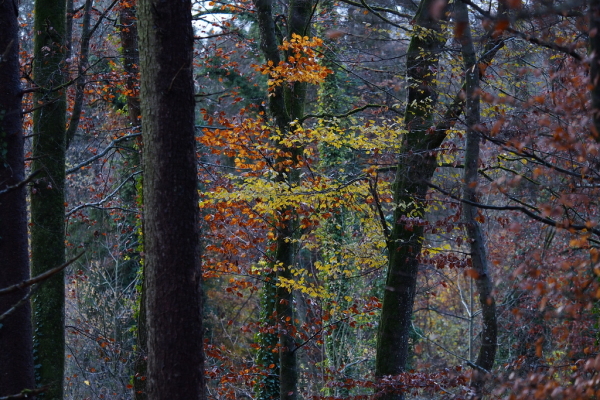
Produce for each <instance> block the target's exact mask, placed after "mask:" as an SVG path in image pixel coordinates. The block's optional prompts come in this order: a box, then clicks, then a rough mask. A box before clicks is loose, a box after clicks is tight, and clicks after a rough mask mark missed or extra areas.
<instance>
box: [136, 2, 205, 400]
mask: <svg viewBox="0 0 600 400" xmlns="http://www.w3.org/2000/svg"><path fill="white" fill-rule="evenodd" d="M193 44H194V33H193V30H192V20H191V2H190V1H180V2H175V3H173V2H165V1H157V0H142V1H140V3H139V46H140V71H141V109H142V130H143V141H144V145H143V162H144V188H143V192H144V228H145V232H144V236H145V240H144V251H145V264H144V269H145V271H144V275H145V277H144V279H145V282H144V290H145V306H146V313H147V314H146V315H147V332H148V385H147V387H148V398H149V399H151V400H159V399H163V400H167V399H172V398H187V399H203V398H204V364H203V349H202V345H203V340H202V311H201V310H202V297H201V296H202V292H201V281H202V273H201V270H200V265H199V261H200V260H199V236H198V213H199V209H198V193H197V184H198V183H197V177H196V151H195V139H194V136H195V128H194V107H195V101H194V81H193V79H192V58H193Z"/></svg>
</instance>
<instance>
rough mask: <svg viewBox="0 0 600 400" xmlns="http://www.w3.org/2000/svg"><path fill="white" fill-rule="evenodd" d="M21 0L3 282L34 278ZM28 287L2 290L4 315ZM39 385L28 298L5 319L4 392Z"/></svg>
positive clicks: (10, 8) (5, 169)
mask: <svg viewBox="0 0 600 400" xmlns="http://www.w3.org/2000/svg"><path fill="white" fill-rule="evenodd" d="M17 16H18V2H17V1H16V0H11V1H3V2H1V3H0V55H1V56H0V193H1V192H4V191H6V192H5V193H2V194H0V260H1V261H0V288H4V287H7V286H10V285H13V284H15V283H19V282H22V281H24V280H26V279H28V278H29V252H28V241H27V206H26V200H25V186H24V185H22V186H21V187H18V188H14V189H9V188H10V187H11V186H15V185H17V184H19V183H20V182H22V181H23V180H24V179H25V162H24V151H23V132H22V130H21V124H22V121H21V84H20V73H19V36H18V33H19V22H18V20H17ZM27 293H28V290H20V291H18V292H15V293H13V294H10V295H4V296H0V315H2V314H4V313H5V312H7V311H8V310H9V309H11V307H13V306H15V305H17V303H19V301H20V300H22V299H23V298H24V297H25V296H27ZM33 387H34V378H33V342H32V329H31V306H30V304H29V301H25V302H24V303H23V304H21V305H20V306H19V307H18V308H17V309H16V310H15V311H13V312H12V313H11V314H10V315H9V316H7V317H6V318H5V319H4V320H2V321H0V397H2V396H9V395H14V394H17V393H20V392H21V391H22V390H23V389H32V388H33Z"/></svg>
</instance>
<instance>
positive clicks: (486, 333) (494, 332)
mask: <svg viewBox="0 0 600 400" xmlns="http://www.w3.org/2000/svg"><path fill="white" fill-rule="evenodd" d="M454 10H455V17H456V23H457V24H459V25H460V27H459V29H456V31H460V32H462V37H460V38H459V40H460V42H461V46H462V54H463V59H464V64H465V71H466V72H465V75H466V81H465V87H466V90H465V94H466V108H465V114H466V122H467V142H466V150H465V170H464V188H463V193H464V194H463V197H464V198H465V199H466V200H468V201H471V202H478V196H477V175H478V166H479V142H480V135H479V132H477V130H476V129H477V125H479V122H480V96H479V68H478V67H477V55H476V53H475V47H474V46H473V39H472V37H471V26H470V24H469V12H468V10H467V6H466V4H464V3H463V2H462V1H458V2H456V3H455V5H454ZM463 218H464V221H465V224H466V231H467V237H468V239H469V245H470V248H471V263H472V266H473V270H474V272H475V275H476V276H475V277H474V279H475V285H476V286H477V290H478V291H479V303H480V305H481V311H482V316H483V329H482V332H481V347H480V348H479V355H478V357H477V363H476V368H475V370H474V371H473V379H472V381H471V385H472V386H473V389H474V390H475V398H477V399H479V398H481V397H482V395H483V386H484V384H485V375H486V373H487V372H489V371H490V370H491V369H492V367H493V366H494V359H495V356H496V349H497V338H498V323H497V320H496V303H495V301H494V296H493V294H492V290H493V283H492V277H491V275H490V272H489V268H488V260H487V250H486V246H485V240H484V237H483V232H482V230H481V226H480V225H479V222H477V208H476V207H474V206H473V205H471V204H469V203H463Z"/></svg>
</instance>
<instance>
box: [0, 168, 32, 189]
mask: <svg viewBox="0 0 600 400" xmlns="http://www.w3.org/2000/svg"><path fill="white" fill-rule="evenodd" d="M40 172H41V170H40V169H38V170H37V171H33V172H32V173H31V174H30V175H29V176H28V177H27V178H25V179H24V180H22V181H21V182H19V183H17V184H15V185H12V186H8V187H7V188H5V189H2V190H0V195H3V194H5V193H8V192H10V191H11V190H15V189H19V188H21V187H23V186H24V185H27V184H28V183H29V182H31V180H32V179H33V178H35V176H36V175H37V174H39V173H40Z"/></svg>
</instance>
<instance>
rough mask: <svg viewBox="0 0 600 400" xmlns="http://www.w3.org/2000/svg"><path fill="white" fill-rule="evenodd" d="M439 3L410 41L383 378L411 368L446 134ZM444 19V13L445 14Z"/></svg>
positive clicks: (421, 12)
mask: <svg viewBox="0 0 600 400" xmlns="http://www.w3.org/2000/svg"><path fill="white" fill-rule="evenodd" d="M434 3H436V0H422V1H421V3H420V5H419V9H418V11H417V14H416V16H415V20H414V21H415V24H414V29H415V33H414V34H413V37H412V39H411V41H410V44H409V48H408V54H407V61H406V74H407V80H408V81H409V84H410V85H409V89H408V101H407V106H406V110H405V120H404V122H405V126H406V129H407V133H406V135H405V138H404V140H403V143H402V146H401V150H400V157H401V159H400V161H399V163H398V167H397V171H396V178H395V181H394V185H393V196H394V203H395V204H397V206H396V209H395V210H394V224H393V227H392V231H391V233H390V236H389V238H388V243H387V246H388V251H389V262H388V273H387V278H386V284H385V292H384V297H383V306H382V310H381V319H380V323H379V331H378V337H377V355H376V369H375V375H376V377H377V378H383V377H385V376H388V375H398V374H400V373H402V372H404V370H405V366H406V362H407V359H408V343H409V334H410V327H411V317H412V309H413V303H414V297H415V290H416V284H417V272H418V260H417V259H418V256H419V254H420V253H421V247H422V241H423V226H422V224H420V223H419V222H418V219H422V218H423V217H424V212H425V211H424V206H423V201H424V200H425V195H426V194H427V190H428V185H427V183H428V181H429V179H430V178H431V177H432V176H433V173H434V172H435V169H436V167H437V153H436V151H435V149H436V148H437V147H438V146H439V145H440V144H441V143H442V141H443V139H444V137H445V131H443V132H441V133H439V132H436V131H435V126H434V123H433V110H434V107H435V105H436V103H437V98H436V94H435V83H434V79H435V76H436V75H435V73H434V72H432V71H435V70H436V69H437V65H438V59H439V58H438V57H439V53H440V50H441V47H442V46H443V44H444V42H445V38H443V37H442V36H441V34H440V31H441V25H440V19H439V18H438V16H436V15H433V14H432V6H434ZM442 15H443V14H442ZM379 398H381V399H385V400H392V399H403V398H404V395H403V393H402V390H400V389H398V390H395V391H393V390H388V389H386V388H383V390H382V393H380V397H379Z"/></svg>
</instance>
